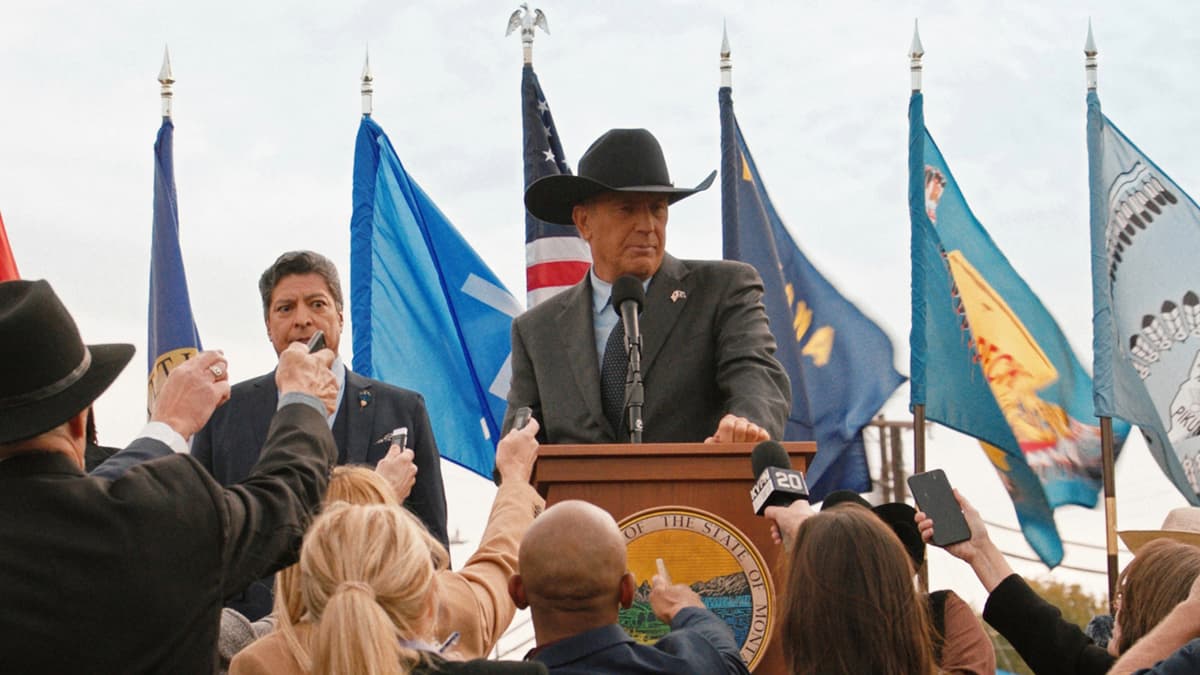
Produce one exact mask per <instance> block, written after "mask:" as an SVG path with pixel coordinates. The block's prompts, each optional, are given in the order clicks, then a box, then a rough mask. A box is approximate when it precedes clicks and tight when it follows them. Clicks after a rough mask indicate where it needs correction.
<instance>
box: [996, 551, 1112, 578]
mask: <svg viewBox="0 0 1200 675" xmlns="http://www.w3.org/2000/svg"><path fill="white" fill-rule="evenodd" d="M1000 553H1002V554H1003V555H1004V557H1006V558H1016V559H1017V560H1024V561H1026V562H1033V563H1040V562H1042V560H1041V559H1040V558H1032V557H1030V556H1027V555H1021V554H1020V553H1009V552H1008V551H1003V550H1002V551H1000ZM1043 564H1045V563H1043ZM1058 566H1059V567H1061V568H1063V569H1064V570H1071V571H1073V572H1086V573H1088V574H1098V575H1100V576H1108V571H1107V570H1094V569H1090V568H1087V567H1077V566H1075V565H1068V564H1066V563H1059V565H1058Z"/></svg>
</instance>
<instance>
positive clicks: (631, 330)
mask: <svg viewBox="0 0 1200 675" xmlns="http://www.w3.org/2000/svg"><path fill="white" fill-rule="evenodd" d="M645 302H646V289H644V288H642V280H641V279H638V278H637V277H635V276H632V275H629V274H627V275H625V276H622V277H619V278H618V279H617V280H616V282H614V283H613V289H612V304H613V307H616V308H617V311H618V312H619V313H620V314H621V324H622V325H624V327H625V353H626V354H627V355H628V357H629V369H628V370H627V371H626V375H625V420H626V423H627V424H628V428H629V442H630V443H641V442H642V431H643V427H644V422H643V421H642V407H643V406H644V405H645V404H646V389H645V387H644V386H643V385H642V333H641V328H640V327H639V326H638V312H639V311H641V309H642V305H643V304H645Z"/></svg>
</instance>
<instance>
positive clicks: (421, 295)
mask: <svg viewBox="0 0 1200 675" xmlns="http://www.w3.org/2000/svg"><path fill="white" fill-rule="evenodd" d="M350 297H351V302H350V309H351V318H352V321H353V325H354V370H355V372H358V373H360V374H362V375H365V376H367V377H374V378H377V379H380V380H384V381H385V382H390V383H392V384H396V385H398V386H404V387H408V388H411V389H415V390H417V391H419V392H420V393H421V394H423V395H424V396H425V401H426V404H427V405H428V407H429V410H430V413H431V414H430V418H431V421H432V423H433V432H434V436H435V437H436V438H437V442H438V447H439V448H441V451H442V457H443V458H445V459H448V460H450V461H452V462H454V463H456V464H459V465H462V466H463V467H466V468H468V469H470V470H472V471H474V472H475V473H478V474H479V475H481V476H486V477H488V478H490V477H491V475H492V468H493V466H494V463H495V455H496V443H497V441H498V440H499V433H500V421H501V420H502V419H503V415H504V409H505V405H506V403H505V396H507V395H508V384H509V379H510V373H511V362H510V355H511V352H512V347H511V342H510V339H511V338H510V335H509V330H510V327H511V325H512V319H513V317H514V316H516V315H517V314H518V313H520V311H521V306H520V304H519V303H518V302H517V301H516V300H515V299H514V298H513V296H512V294H511V293H509V292H508V290H507V289H505V288H504V286H503V284H501V283H500V281H499V279H497V278H496V275H494V274H492V271H491V270H490V269H488V267H487V265H485V264H484V262H483V261H482V260H481V259H480V258H479V256H478V255H477V254H476V253H475V251H474V250H473V249H472V248H471V246H470V245H469V244H468V243H467V242H466V240H465V239H463V237H462V235H461V234H459V233H458V231H457V230H456V229H454V226H453V225H451V224H450V221H448V220H447V219H446V216H444V215H442V212H441V211H440V210H438V208H437V206H436V205H435V204H434V203H433V201H432V200H431V199H430V198H429V196H428V195H426V194H425V191H424V190H422V189H421V187H420V186H419V185H417V183H416V182H415V181H414V180H413V179H412V178H411V177H409V175H408V173H407V172H406V171H405V170H404V166H403V165H401V163H400V159H399V157H397V156H396V151H395V149H393V148H392V144H391V141H389V140H388V138H387V135H386V134H384V133H383V129H381V128H380V127H379V125H378V124H376V123H375V122H374V121H373V120H372V119H371V118H369V117H366V116H364V117H363V119H362V124H361V125H359V128H358V140H357V142H356V143H355V146H354V214H353V216H352V217H351V221H350Z"/></svg>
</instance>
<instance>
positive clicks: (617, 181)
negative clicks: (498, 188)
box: [525, 129, 717, 225]
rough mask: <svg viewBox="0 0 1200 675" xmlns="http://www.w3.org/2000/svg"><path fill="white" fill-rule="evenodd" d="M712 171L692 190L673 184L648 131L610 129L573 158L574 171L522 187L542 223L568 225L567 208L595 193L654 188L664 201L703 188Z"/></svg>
mask: <svg viewBox="0 0 1200 675" xmlns="http://www.w3.org/2000/svg"><path fill="white" fill-rule="evenodd" d="M716 176H717V172H716V171H713V172H712V173H710V174H708V178H705V179H704V180H703V181H701V182H700V184H699V185H697V186H696V187H694V188H677V187H675V185H674V184H673V183H671V176H670V174H669V173H668V172H667V160H666V159H665V158H664V157H663V151H662V146H660V145H659V144H658V139H656V138H655V137H654V134H652V133H650V132H649V131H646V130H645V129H611V130H609V131H607V132H605V133H604V135H603V136H601V137H600V138H597V139H596V142H595V143H592V145H591V147H589V148H588V149H587V152H585V153H583V157H581V158H580V159H579V175H576V176H570V175H559V176H546V177H544V178H541V179H539V180H537V181H534V183H533V184H532V185H530V186H529V188H528V189H527V190H525V208H526V209H528V210H529V212H530V213H532V214H533V215H534V216H536V217H538V218H541V219H542V220H544V221H546V222H548V223H557V224H559V225H572V224H574V221H573V220H572V219H571V210H572V209H574V208H575V205H576V204H579V203H580V202H582V201H583V200H585V199H587V198H588V197H591V196H593V195H596V194H599V193H601V192H608V191H615V192H657V193H661V194H665V195H666V196H667V203H669V204H674V203H675V202H677V201H679V200H680V199H683V198H684V197H690V196H691V195H694V194H696V193H697V192H701V191H704V190H707V189H708V186H710V185H712V182H713V179H714V178H716Z"/></svg>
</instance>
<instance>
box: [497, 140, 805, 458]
mask: <svg viewBox="0 0 1200 675" xmlns="http://www.w3.org/2000/svg"><path fill="white" fill-rule="evenodd" d="M715 174H716V172H715V171H714V172H713V173H712V174H710V175H709V176H708V178H706V179H705V180H704V181H703V182H702V183H701V184H700V185H698V186H697V187H695V188H692V189H688V188H676V187H674V186H673V185H672V183H671V180H670V177H669V174H668V172H667V164H666V160H665V159H664V157H663V153H662V148H661V147H660V146H659V144H658V141H657V140H656V139H655V138H654V136H653V135H651V134H650V132H649V131H646V130H645V129H613V130H611V131H609V132H607V133H605V134H604V135H603V136H601V137H600V138H599V139H598V140H597V141H596V142H595V143H593V144H592V146H591V147H590V148H588V150H587V152H586V153H585V154H584V155H583V157H582V158H581V159H580V161H579V175H577V176H569V175H560V176H547V177H545V178H542V179H541V180H538V181H537V182H535V183H533V184H532V185H530V186H529V189H528V190H526V191H525V207H526V208H527V209H528V210H529V212H530V213H531V214H533V215H534V216H536V217H538V218H541V219H542V220H545V221H547V222H551V223H558V224H563V225H571V224H574V225H575V227H576V228H578V230H579V234H580V236H582V237H583V239H585V240H586V241H587V243H588V246H589V248H590V249H591V253H592V268H591V271H590V272H589V273H588V274H587V276H585V277H584V278H583V279H582V280H581V281H580V282H579V283H577V284H575V285H574V286H572V287H571V288H569V289H567V290H565V291H563V292H562V293H559V294H558V295H556V296H554V297H553V298H550V299H548V300H546V301H544V302H542V303H541V304H539V305H538V306H536V307H534V308H532V309H530V310H529V311H527V312H525V313H524V314H522V315H521V316H519V317H517V318H516V320H515V321H513V327H512V385H511V388H510V389H509V393H508V411H507V412H506V414H505V418H504V431H505V432H506V433H507V431H508V429H509V427H510V426H511V425H512V421H513V418H514V416H515V411H516V410H517V409H518V408H520V407H522V406H528V407H530V408H532V409H533V416H534V417H536V418H537V419H538V420H540V421H541V424H542V432H541V434H540V437H541V439H542V440H543V441H545V442H548V443H613V442H618V441H621V442H623V441H626V440H628V438H629V429H628V418H627V417H626V416H625V409H624V403H625V401H624V391H625V382H626V377H627V375H628V373H627V370H626V369H627V364H628V360H627V356H626V351H625V346H624V345H623V338H624V329H623V327H622V323H621V320H620V319H619V316H618V314H617V309H616V308H614V307H613V306H612V303H611V300H610V296H611V294H612V288H613V283H614V282H616V281H617V279H618V278H620V277H622V276H625V275H632V276H633V277H636V278H637V280H639V281H641V282H642V284H643V288H644V291H645V304H644V306H643V308H642V311H641V319H640V324H641V337H642V341H643V342H642V348H641V373H642V381H643V382H644V387H645V402H644V407H643V416H642V418H643V420H644V431H643V436H642V440H643V441H646V442H696V441H715V442H738V441H749V442H757V441H762V440H766V439H768V438H776V439H778V438H781V437H782V435H783V429H784V424H785V421H786V419H787V414H788V411H789V410H790V408H791V388H790V386H789V383H788V378H787V374H786V373H785V372H784V371H783V367H782V366H780V364H779V362H778V361H777V360H776V359H775V357H774V353H775V338H774V337H773V336H772V335H771V331H770V329H769V327H768V325H767V314H766V311H765V310H764V308H763V305H762V302H761V299H762V294H763V287H762V280H761V279H760V278H759V276H758V272H756V271H755V270H754V268H753V267H751V266H749V265H746V264H744V263H740V262H732V261H695V260H678V259H676V258H674V257H672V256H670V255H668V254H667V253H666V251H665V250H664V247H665V245H666V226H667V209H668V206H669V205H670V204H671V203H673V202H676V201H678V200H680V199H683V198H685V197H688V196H690V195H692V194H695V193H696V192H699V191H701V190H705V189H707V188H708V186H709V185H711V184H712V181H713V177H714V176H715ZM635 285H636V284H635Z"/></svg>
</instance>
